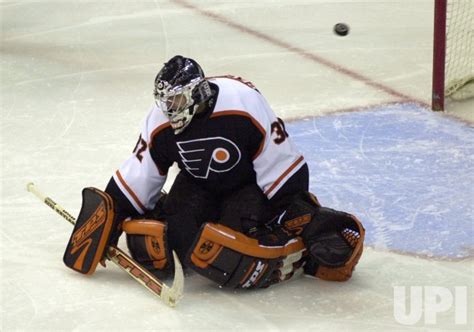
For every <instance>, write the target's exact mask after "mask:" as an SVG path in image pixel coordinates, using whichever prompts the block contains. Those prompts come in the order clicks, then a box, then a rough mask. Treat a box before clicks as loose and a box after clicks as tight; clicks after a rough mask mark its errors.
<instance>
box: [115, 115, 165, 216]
mask: <svg viewBox="0 0 474 332" xmlns="http://www.w3.org/2000/svg"><path fill="white" fill-rule="evenodd" d="M159 115H160V112H159V111H158V110H157V109H156V108H153V109H152V111H151V112H150V113H149V114H148V116H147V118H146V120H145V124H144V126H143V129H142V131H141V134H140V137H139V139H138V142H137V145H136V147H135V149H134V150H133V153H132V155H131V156H130V157H129V158H128V159H127V160H126V161H125V162H124V163H123V164H122V165H121V166H120V168H119V169H118V170H117V171H116V172H115V174H114V175H113V179H114V181H115V183H116V185H117V187H118V188H119V189H120V191H121V193H122V194H123V196H125V197H126V198H127V200H128V201H129V202H130V204H131V205H132V206H133V207H134V208H135V210H136V211H137V212H138V213H140V214H144V213H145V211H147V210H151V209H153V208H154V206H155V204H156V202H157V201H158V199H159V197H160V192H161V189H162V188H163V185H164V183H165V181H166V175H167V173H168V168H169V166H163V165H167V163H165V162H163V163H162V164H161V165H160V166H161V167H159V166H158V165H157V161H156V160H155V159H156V157H155V159H154V158H153V157H152V155H151V153H150V140H151V134H152V132H153V130H154V129H155V128H156V127H158V126H159V125H161V124H163V122H164V120H163V119H161V118H160V116H159Z"/></svg>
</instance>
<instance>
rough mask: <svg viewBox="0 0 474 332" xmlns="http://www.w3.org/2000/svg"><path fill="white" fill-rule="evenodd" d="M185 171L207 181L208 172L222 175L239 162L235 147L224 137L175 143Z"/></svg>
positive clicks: (238, 152) (237, 150)
mask: <svg viewBox="0 0 474 332" xmlns="http://www.w3.org/2000/svg"><path fill="white" fill-rule="evenodd" d="M177 144H178V147H179V150H180V151H179V154H180V156H181V160H182V162H183V164H184V165H185V167H186V170H187V171H188V172H189V173H190V174H191V175H193V176H194V177H196V178H203V179H207V178H208V176H209V173H210V172H216V173H223V172H228V171H230V170H231V169H232V168H234V167H235V166H236V165H237V164H238V163H239V161H240V157H241V153H240V150H239V148H238V147H237V145H236V144H235V143H234V142H232V141H231V140H229V139H227V138H224V137H209V138H200V139H195V140H191V141H183V142H177Z"/></svg>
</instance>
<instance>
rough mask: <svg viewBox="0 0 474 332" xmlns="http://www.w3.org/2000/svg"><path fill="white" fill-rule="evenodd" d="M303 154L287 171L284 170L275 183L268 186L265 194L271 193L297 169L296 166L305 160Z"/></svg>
mask: <svg viewBox="0 0 474 332" xmlns="http://www.w3.org/2000/svg"><path fill="white" fill-rule="evenodd" d="M303 159H304V158H303V156H301V157H299V158H298V159H297V160H296V161H295V162H294V163H293V164H292V165H291V166H290V167H289V168H288V169H287V170H286V171H284V172H283V174H282V175H280V177H279V178H278V179H277V180H276V181H275V182H273V184H272V185H271V186H270V188H268V190H266V191H265V195H267V196H268V195H269V194H270V193H271V192H272V191H273V190H274V189H275V188H276V187H277V186H278V185H279V184H280V182H281V181H283V179H284V178H285V177H286V176H287V175H288V174H289V173H290V172H291V171H292V170H293V169H295V167H296V166H298V165H299V164H300V163H301V162H302V161H303Z"/></svg>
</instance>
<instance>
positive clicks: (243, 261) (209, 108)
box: [64, 55, 364, 289]
mask: <svg viewBox="0 0 474 332" xmlns="http://www.w3.org/2000/svg"><path fill="white" fill-rule="evenodd" d="M153 94H154V98H155V105H154V106H153V107H152V109H151V110H150V112H149V114H148V115H147V117H146V120H145V123H144V125H143V128H142V130H141V134H140V136H139V138H138V142H137V144H136V146H135V149H134V150H133V154H132V155H131V156H130V157H129V158H128V159H127V160H126V161H125V162H124V163H123V165H122V166H121V167H120V168H119V169H118V170H117V171H116V172H115V174H114V175H113V177H112V178H111V179H110V181H109V183H108V185H107V187H106V189H105V191H101V190H98V189H93V188H89V189H87V190H85V191H84V193H83V206H82V209H81V213H80V215H79V218H78V220H79V221H81V222H80V223H79V222H78V224H76V228H75V231H74V233H73V236H71V239H70V241H69V244H68V247H67V249H66V253H65V255H64V261H65V263H66V265H68V266H69V267H71V268H73V269H74V270H76V271H78V272H81V273H86V274H90V273H93V272H94V270H95V268H96V266H97V264H98V263H99V262H100V260H101V259H102V258H103V255H104V248H106V246H107V245H115V244H117V242H118V239H119V237H120V236H121V235H122V234H125V236H126V241H127V246H128V249H129V251H130V253H131V255H132V257H133V258H134V259H135V260H136V261H138V262H139V263H140V264H141V265H142V266H144V267H146V268H147V269H148V270H149V271H150V272H151V273H153V274H154V275H156V276H158V277H165V276H167V275H170V274H172V273H173V259H172V256H171V255H170V253H171V252H172V251H176V253H177V254H178V257H179V258H180V261H182V262H183V263H184V265H185V267H187V268H190V269H193V270H195V271H196V272H197V273H199V274H200V275H202V276H204V277H206V278H209V279H210V280H212V281H214V282H216V283H217V284H218V285H220V286H224V287H230V288H246V289H251V288H262V287H268V286H270V285H272V284H275V283H279V282H282V281H285V280H289V279H291V278H292V277H294V276H296V275H299V274H301V273H305V274H307V275H310V276H314V277H318V278H321V279H324V280H335V281H345V280H348V279H349V278H350V277H351V275H352V272H353V270H354V267H355V266H356V265H357V263H358V261H359V258H360V256H361V254H362V249H363V242H364V228H363V226H362V224H361V222H360V221H359V220H358V219H357V218H356V217H355V216H353V215H351V214H348V213H345V212H341V211H336V210H333V209H330V208H327V207H323V206H321V204H320V203H319V202H318V200H317V198H316V197H315V196H314V195H313V194H311V193H310V192H308V182H309V171H308V166H307V164H306V162H305V160H304V157H303V156H302V155H301V154H300V153H299V152H298V150H297V148H296V147H295V145H294V144H293V142H292V140H291V138H290V137H289V135H288V133H287V132H286V130H285V125H284V122H283V121H282V120H281V119H279V118H277V117H276V116H275V114H274V113H273V111H272V110H271V108H270V106H269V105H268V103H267V101H266V100H265V98H264V97H263V96H262V94H261V93H260V92H259V91H258V90H257V89H256V88H255V87H254V86H253V85H252V84H251V83H250V82H247V81H244V80H242V79H241V78H238V77H233V76H221V77H211V78H208V77H205V76H204V72H203V70H202V68H201V67H200V65H199V64H198V63H197V62H196V61H194V60H193V59H190V58H185V57H183V56H179V55H178V56H174V57H173V58H171V59H170V60H169V61H168V62H166V63H165V64H164V66H163V68H162V69H161V70H160V71H159V73H158V75H157V76H156V78H155V82H154V90H153ZM174 163H177V165H178V166H179V169H180V172H179V174H178V175H177V177H176V179H175V181H174V183H173V185H172V187H171V190H170V192H169V193H168V194H163V193H162V187H163V184H164V183H165V180H166V178H167V173H168V170H169V168H170V167H171V166H172V165H173V164H174ZM91 234H92V235H91ZM86 235H87V236H89V237H90V241H89V242H87V243H86V244H84V243H85V242H84V241H80V240H81V238H84V237H85V236H86ZM77 243H81V246H83V245H84V246H85V245H87V246H88V250H78V246H77ZM79 253H86V254H83V255H82V257H80V254H79Z"/></svg>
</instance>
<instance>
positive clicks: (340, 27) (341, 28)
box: [334, 23, 349, 36]
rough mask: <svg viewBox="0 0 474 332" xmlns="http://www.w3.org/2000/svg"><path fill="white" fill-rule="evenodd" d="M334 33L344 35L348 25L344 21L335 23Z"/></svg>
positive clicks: (347, 30)
mask: <svg viewBox="0 0 474 332" xmlns="http://www.w3.org/2000/svg"><path fill="white" fill-rule="evenodd" d="M334 33H335V34H336V35H339V36H346V35H347V34H348V33H349V26H348V25H347V24H345V23H337V24H336V25H335V26H334Z"/></svg>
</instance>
